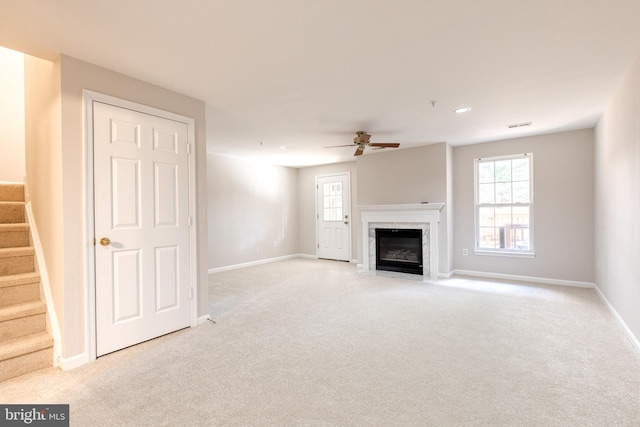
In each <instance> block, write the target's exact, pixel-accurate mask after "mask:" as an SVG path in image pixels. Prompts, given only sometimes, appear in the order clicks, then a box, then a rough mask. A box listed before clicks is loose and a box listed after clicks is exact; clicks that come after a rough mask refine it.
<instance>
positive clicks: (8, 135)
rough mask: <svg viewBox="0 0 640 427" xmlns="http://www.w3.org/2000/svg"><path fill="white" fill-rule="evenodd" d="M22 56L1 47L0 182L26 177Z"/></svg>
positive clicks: (20, 179)
mask: <svg viewBox="0 0 640 427" xmlns="http://www.w3.org/2000/svg"><path fill="white" fill-rule="evenodd" d="M24 115H25V111H24V55H23V54H22V53H20V52H15V51H13V50H9V49H5V48H3V47H2V46H0V181H4V182H23V180H24V175H25V154H24V153H25V127H24Z"/></svg>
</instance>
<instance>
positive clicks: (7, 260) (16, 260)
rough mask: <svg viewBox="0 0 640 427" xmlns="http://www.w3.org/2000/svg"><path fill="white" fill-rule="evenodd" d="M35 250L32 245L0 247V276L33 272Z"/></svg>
mask: <svg viewBox="0 0 640 427" xmlns="http://www.w3.org/2000/svg"><path fill="white" fill-rule="evenodd" d="M34 256H35V251H34V249H33V248H32V247H24V248H0V276H9V275H12V274H21V273H33V272H34V271H35V264H34Z"/></svg>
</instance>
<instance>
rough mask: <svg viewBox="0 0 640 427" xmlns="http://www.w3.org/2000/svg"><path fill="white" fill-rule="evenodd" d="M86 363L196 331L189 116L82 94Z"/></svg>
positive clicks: (110, 98)
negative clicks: (87, 250)
mask: <svg viewBox="0 0 640 427" xmlns="http://www.w3.org/2000/svg"><path fill="white" fill-rule="evenodd" d="M85 110H86V113H87V114H86V116H85V117H86V118H87V148H88V150H87V151H88V155H89V156H88V160H87V166H88V169H90V170H88V171H87V172H88V181H90V185H89V187H90V188H89V193H90V194H89V195H90V197H88V203H87V205H88V210H89V215H88V216H89V218H88V232H89V234H90V235H93V243H94V245H93V250H92V251H91V254H90V256H89V257H88V258H89V259H92V260H93V265H92V273H93V274H90V276H92V279H93V280H92V282H93V283H92V284H91V285H90V292H89V293H90V296H91V299H92V301H93V302H92V303H91V304H90V307H91V308H90V310H92V312H91V313H90V316H89V318H90V323H92V325H90V328H89V329H90V331H92V332H90V333H93V335H92V336H91V337H90V340H89V341H90V343H91V344H90V345H91V349H90V354H91V355H92V359H93V358H95V357H99V356H102V355H104V354H107V353H110V352H113V351H116V350H119V349H121V348H125V347H128V346H131V345H134V344H138V343H140V342H143V341H146V340H149V339H152V338H156V337H158V336H161V335H164V334H167V333H170V332H173V331H176V330H179V329H182V328H186V327H189V326H195V324H196V323H197V321H196V304H195V302H196V295H195V294H196V289H197V286H196V283H197V280H196V277H197V276H196V269H195V265H196V263H195V258H196V252H195V234H194V233H195V225H194V224H195V217H194V215H195V209H194V205H195V192H194V188H193V184H192V183H193V182H195V181H194V180H193V175H194V167H195V166H194V165H195V162H194V158H193V157H194V156H193V154H191V152H192V150H191V148H190V147H191V146H192V143H193V140H194V134H193V132H194V122H193V120H192V119H189V118H186V117H182V116H178V115H175V114H172V113H168V112H164V111H160V110H156V109H153V108H150V107H146V106H142V105H139V104H134V103H130V102H128V101H124V100H119V99H116V98H112V97H108V96H106V95H101V94H96V93H93V92H89V91H86V93H85Z"/></svg>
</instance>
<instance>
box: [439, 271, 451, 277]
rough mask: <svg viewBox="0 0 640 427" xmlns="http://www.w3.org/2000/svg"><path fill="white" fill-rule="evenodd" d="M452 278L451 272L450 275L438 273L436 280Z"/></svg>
mask: <svg viewBox="0 0 640 427" xmlns="http://www.w3.org/2000/svg"><path fill="white" fill-rule="evenodd" d="M452 277H453V272H451V273H438V279H451V278H452Z"/></svg>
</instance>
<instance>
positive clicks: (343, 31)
mask: <svg viewBox="0 0 640 427" xmlns="http://www.w3.org/2000/svg"><path fill="white" fill-rule="evenodd" d="M639 16H640V1H638V0H536V1H532V0H526V1H521V0H482V1H478V0H458V1H451V0H431V1H429V0H396V1H391V0H315V1H314V0H269V1H266V0H163V1H159V0H58V1H51V0H0V45H2V46H5V47H8V48H11V49H15V50H19V51H22V52H25V53H28V54H31V55H35V56H41V57H44V58H48V59H53V58H55V57H56V56H57V55H58V54H59V53H64V54H66V55H69V56H72V57H75V58H78V59H81V60H84V61H87V62H91V63H94V64H97V65H100V66H103V67H106V68H109V69H111V70H115V71H118V72H121V73H124V74H127V75H129V76H132V77H136V78H139V79H142V80H145V81H148V82H151V83H154V84H157V85H159V86H163V87H166V88H168V89H171V90H174V91H176V92H180V93H183V94H186V95H189V96H192V97H194V98H198V99H201V100H204V101H205V102H206V103H207V141H208V142H207V144H208V147H207V148H208V151H209V152H216V153H223V154H227V155H234V156H242V157H255V158H260V159H263V160H267V161H270V162H273V163H276V164H281V165H287V166H306V165H311V164H321V163H332V162H338V161H348V160H352V159H353V151H354V149H353V148H350V147H346V148H331V149H325V148H324V147H325V146H328V145H340V144H350V143H352V141H353V137H354V133H355V131H357V130H365V131H368V132H369V133H371V134H372V135H373V136H372V138H371V142H399V143H401V149H402V148H409V147H415V146H418V145H425V144H430V143H435V142H448V143H450V144H452V145H454V146H455V145H463V144H471V143H478V142H483V141H491V140H498V139H505V138H513V137H519V136H525V135H534V134H542V133H550V132H558V131H564V130H572V129H581V128H587V127H592V126H594V125H595V123H596V121H597V120H598V118H599V116H600V114H601V113H602V111H603V109H604V107H605V106H606V105H607V103H608V102H609V100H610V99H611V97H612V95H613V93H614V92H615V90H616V89H617V87H618V86H619V84H620V83H621V81H622V79H623V78H624V77H625V75H626V73H627V71H628V70H629V68H630V67H631V65H632V64H633V62H634V61H635V60H636V58H638V56H639V55H640V25H639V24H638V17H639ZM432 101H436V102H435V106H434V105H433V104H432ZM461 106H469V107H471V108H472V111H471V112H469V113H466V114H462V115H456V114H454V113H453V110H454V109H455V108H457V107H461ZM529 121H530V122H533V125H532V126H531V127H530V128H520V129H507V125H508V124H512V123H519V122H529ZM281 145H284V146H287V147H288V149H287V150H280V149H279V148H278V147H279V146H281ZM367 153H369V154H367ZM365 155H371V152H368V151H367V152H366V153H365Z"/></svg>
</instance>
